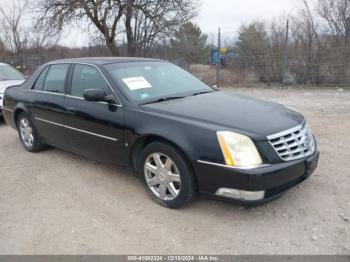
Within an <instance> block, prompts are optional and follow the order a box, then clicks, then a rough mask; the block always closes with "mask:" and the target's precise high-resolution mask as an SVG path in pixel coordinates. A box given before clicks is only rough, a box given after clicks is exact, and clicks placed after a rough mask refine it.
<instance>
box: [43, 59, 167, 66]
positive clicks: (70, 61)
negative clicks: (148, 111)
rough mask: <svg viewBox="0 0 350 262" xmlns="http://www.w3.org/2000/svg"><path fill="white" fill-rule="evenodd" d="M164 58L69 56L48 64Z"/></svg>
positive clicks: (146, 60) (108, 62) (97, 62)
mask: <svg viewBox="0 0 350 262" xmlns="http://www.w3.org/2000/svg"><path fill="white" fill-rule="evenodd" d="M161 61H162V60H159V59H153V58H142V57H82V58H69V59H60V60H55V61H51V62H49V63H47V64H59V63H88V64H93V65H105V64H113V63H128V62H161Z"/></svg>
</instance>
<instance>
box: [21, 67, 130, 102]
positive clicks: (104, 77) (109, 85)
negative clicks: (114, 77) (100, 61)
mask: <svg viewBox="0 0 350 262" xmlns="http://www.w3.org/2000/svg"><path fill="white" fill-rule="evenodd" d="M60 64H71V65H88V66H92V67H94V68H96V69H97V70H98V71H99V72H100V74H101V75H102V77H103V79H104V80H105V81H106V83H107V85H108V87H109V89H110V90H111V91H112V93H113V94H114V96H115V97H116V98H117V100H118V103H119V104H113V105H115V106H118V107H123V104H122V103H121V102H120V99H119V97H118V96H117V94H116V93H115V91H114V89H113V88H112V85H111V83H110V82H109V81H108V79H107V78H106V76H105V75H104V73H103V72H102V71H101V69H100V68H99V67H98V66H96V65H94V64H90V63H84V62H74V61H72V62H66V61H62V62H57V63H49V64H47V66H51V65H60ZM43 70H44V69H43ZM41 72H42V71H41ZM39 76H40V74H39V75H38V76H37V78H36V79H35V82H36V80H37V79H38V77H39ZM35 82H34V83H35ZM33 86H34V84H33ZM33 86H32V87H31V88H30V89H27V90H25V91H34V92H42V93H47V94H56V95H64V96H71V95H69V94H59V93H53V92H47V91H40V90H34V89H33ZM71 97H75V96H71ZM76 98H78V97H76ZM79 98H81V97H79ZM82 99H83V98H82ZM102 103H105V102H102ZM107 104H108V103H107Z"/></svg>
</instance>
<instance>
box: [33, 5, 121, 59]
mask: <svg viewBox="0 0 350 262" xmlns="http://www.w3.org/2000/svg"><path fill="white" fill-rule="evenodd" d="M39 9H40V10H41V11H42V17H41V19H40V20H39V25H44V26H47V27H49V28H51V30H53V29H56V30H57V32H60V31H62V29H63V28H64V27H65V26H67V25H69V24H70V23H72V22H75V21H77V20H84V21H87V22H90V23H92V24H93V25H94V26H95V27H96V28H97V29H98V30H99V31H100V33H101V34H102V35H103V36H104V39H105V42H106V45H107V47H108V48H109V50H110V51H111V53H112V54H113V55H119V50H118V48H117V44H116V38H117V35H116V33H117V26H118V23H119V22H120V21H121V19H122V16H123V14H124V10H125V1H124V0H98V1H95V0H42V1H40V4H39Z"/></svg>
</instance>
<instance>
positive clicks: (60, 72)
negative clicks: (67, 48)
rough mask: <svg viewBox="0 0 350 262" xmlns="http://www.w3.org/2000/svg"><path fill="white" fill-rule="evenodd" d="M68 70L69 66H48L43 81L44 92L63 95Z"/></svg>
mask: <svg viewBox="0 0 350 262" xmlns="http://www.w3.org/2000/svg"><path fill="white" fill-rule="evenodd" d="M68 68H69V64H60V65H52V66H50V69H49V71H48V73H47V76H46V79H45V84H44V91H47V92H53V93H60V94H63V93H64V84H65V81H66V75H67V72H68Z"/></svg>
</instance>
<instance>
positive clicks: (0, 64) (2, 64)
mask: <svg viewBox="0 0 350 262" xmlns="http://www.w3.org/2000/svg"><path fill="white" fill-rule="evenodd" d="M4 65H9V64H6V63H1V62H0V66H4Z"/></svg>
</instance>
